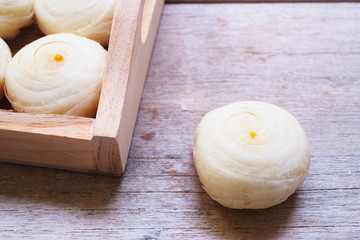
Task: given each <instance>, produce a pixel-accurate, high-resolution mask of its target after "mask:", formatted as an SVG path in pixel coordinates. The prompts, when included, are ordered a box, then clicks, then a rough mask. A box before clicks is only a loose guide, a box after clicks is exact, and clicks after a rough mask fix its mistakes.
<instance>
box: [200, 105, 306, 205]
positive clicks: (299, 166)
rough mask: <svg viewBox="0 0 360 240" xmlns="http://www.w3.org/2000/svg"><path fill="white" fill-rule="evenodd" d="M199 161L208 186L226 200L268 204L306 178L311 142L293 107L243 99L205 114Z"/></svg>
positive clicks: (212, 194) (218, 198) (219, 199)
mask: <svg viewBox="0 0 360 240" xmlns="http://www.w3.org/2000/svg"><path fill="white" fill-rule="evenodd" d="M194 163H195V167H196V170H197V172H198V175H199V178H200V182H201V183H202V185H203V187H204V189H205V190H206V192H207V193H208V194H209V195H210V197H211V198H213V199H214V200H215V201H217V202H219V203H220V204H221V205H223V206H226V207H229V208H236V209H259V208H268V207H271V206H274V205H276V204H279V203H281V202H283V201H285V200H286V199H287V198H288V197H289V196H290V195H291V194H293V193H294V192H295V190H296V189H297V188H298V187H299V186H300V185H301V184H302V183H303V181H304V180H305V178H306V177H307V175H308V171H309V167H310V145H309V142H308V139H307V137H306V135H305V132H304V130H303V129H302V127H301V126H300V124H299V123H298V122H297V120H296V119H295V118H294V117H293V116H292V115H291V114H290V113H289V112H287V111H285V110H283V109H282V108H279V107H277V106H275V105H272V104H268V103H263V102H255V101H244V102H237V103H233V104H230V105H227V106H224V107H221V108H218V109H215V110H213V111H210V112H209V113H207V114H206V115H205V116H204V117H203V118H202V120H201V121H200V123H199V125H198V127H197V130H196V134H195V142H194Z"/></svg>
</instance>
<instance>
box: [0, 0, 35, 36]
mask: <svg viewBox="0 0 360 240" xmlns="http://www.w3.org/2000/svg"><path fill="white" fill-rule="evenodd" d="M33 20H34V0H0V37H1V38H3V39H12V38H14V37H16V35H18V34H19V32H20V28H23V27H26V26H28V25H30V24H32V23H33Z"/></svg>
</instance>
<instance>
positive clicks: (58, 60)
mask: <svg viewBox="0 0 360 240" xmlns="http://www.w3.org/2000/svg"><path fill="white" fill-rule="evenodd" d="M54 60H55V61H57V62H61V61H62V60H64V57H63V56H62V55H60V54H55V56H54Z"/></svg>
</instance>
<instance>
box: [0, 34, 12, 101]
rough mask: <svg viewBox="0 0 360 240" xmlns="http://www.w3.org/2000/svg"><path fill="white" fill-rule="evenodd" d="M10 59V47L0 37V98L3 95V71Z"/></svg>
mask: <svg viewBox="0 0 360 240" xmlns="http://www.w3.org/2000/svg"><path fill="white" fill-rule="evenodd" d="M10 60H11V51H10V48H9V46H8V45H7V44H6V42H5V41H4V40H2V39H1V38H0V99H2V98H3V97H4V82H5V72H6V69H7V66H8V64H9V62H10Z"/></svg>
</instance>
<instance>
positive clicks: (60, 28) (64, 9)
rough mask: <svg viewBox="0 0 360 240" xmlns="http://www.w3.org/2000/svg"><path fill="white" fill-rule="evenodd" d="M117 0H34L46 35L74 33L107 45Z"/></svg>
mask: <svg viewBox="0 0 360 240" xmlns="http://www.w3.org/2000/svg"><path fill="white" fill-rule="evenodd" d="M115 3H116V0H101V1H98V0H61V1H59V0H35V15H36V20H37V23H38V25H39V28H40V29H41V31H42V32H43V33H45V34H54V33H74V34H77V35H80V36H85V37H87V38H90V39H93V40H95V41H97V42H100V43H101V44H102V45H108V43H109V37H110V31H111V24H112V20H113V14H114V8H115Z"/></svg>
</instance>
